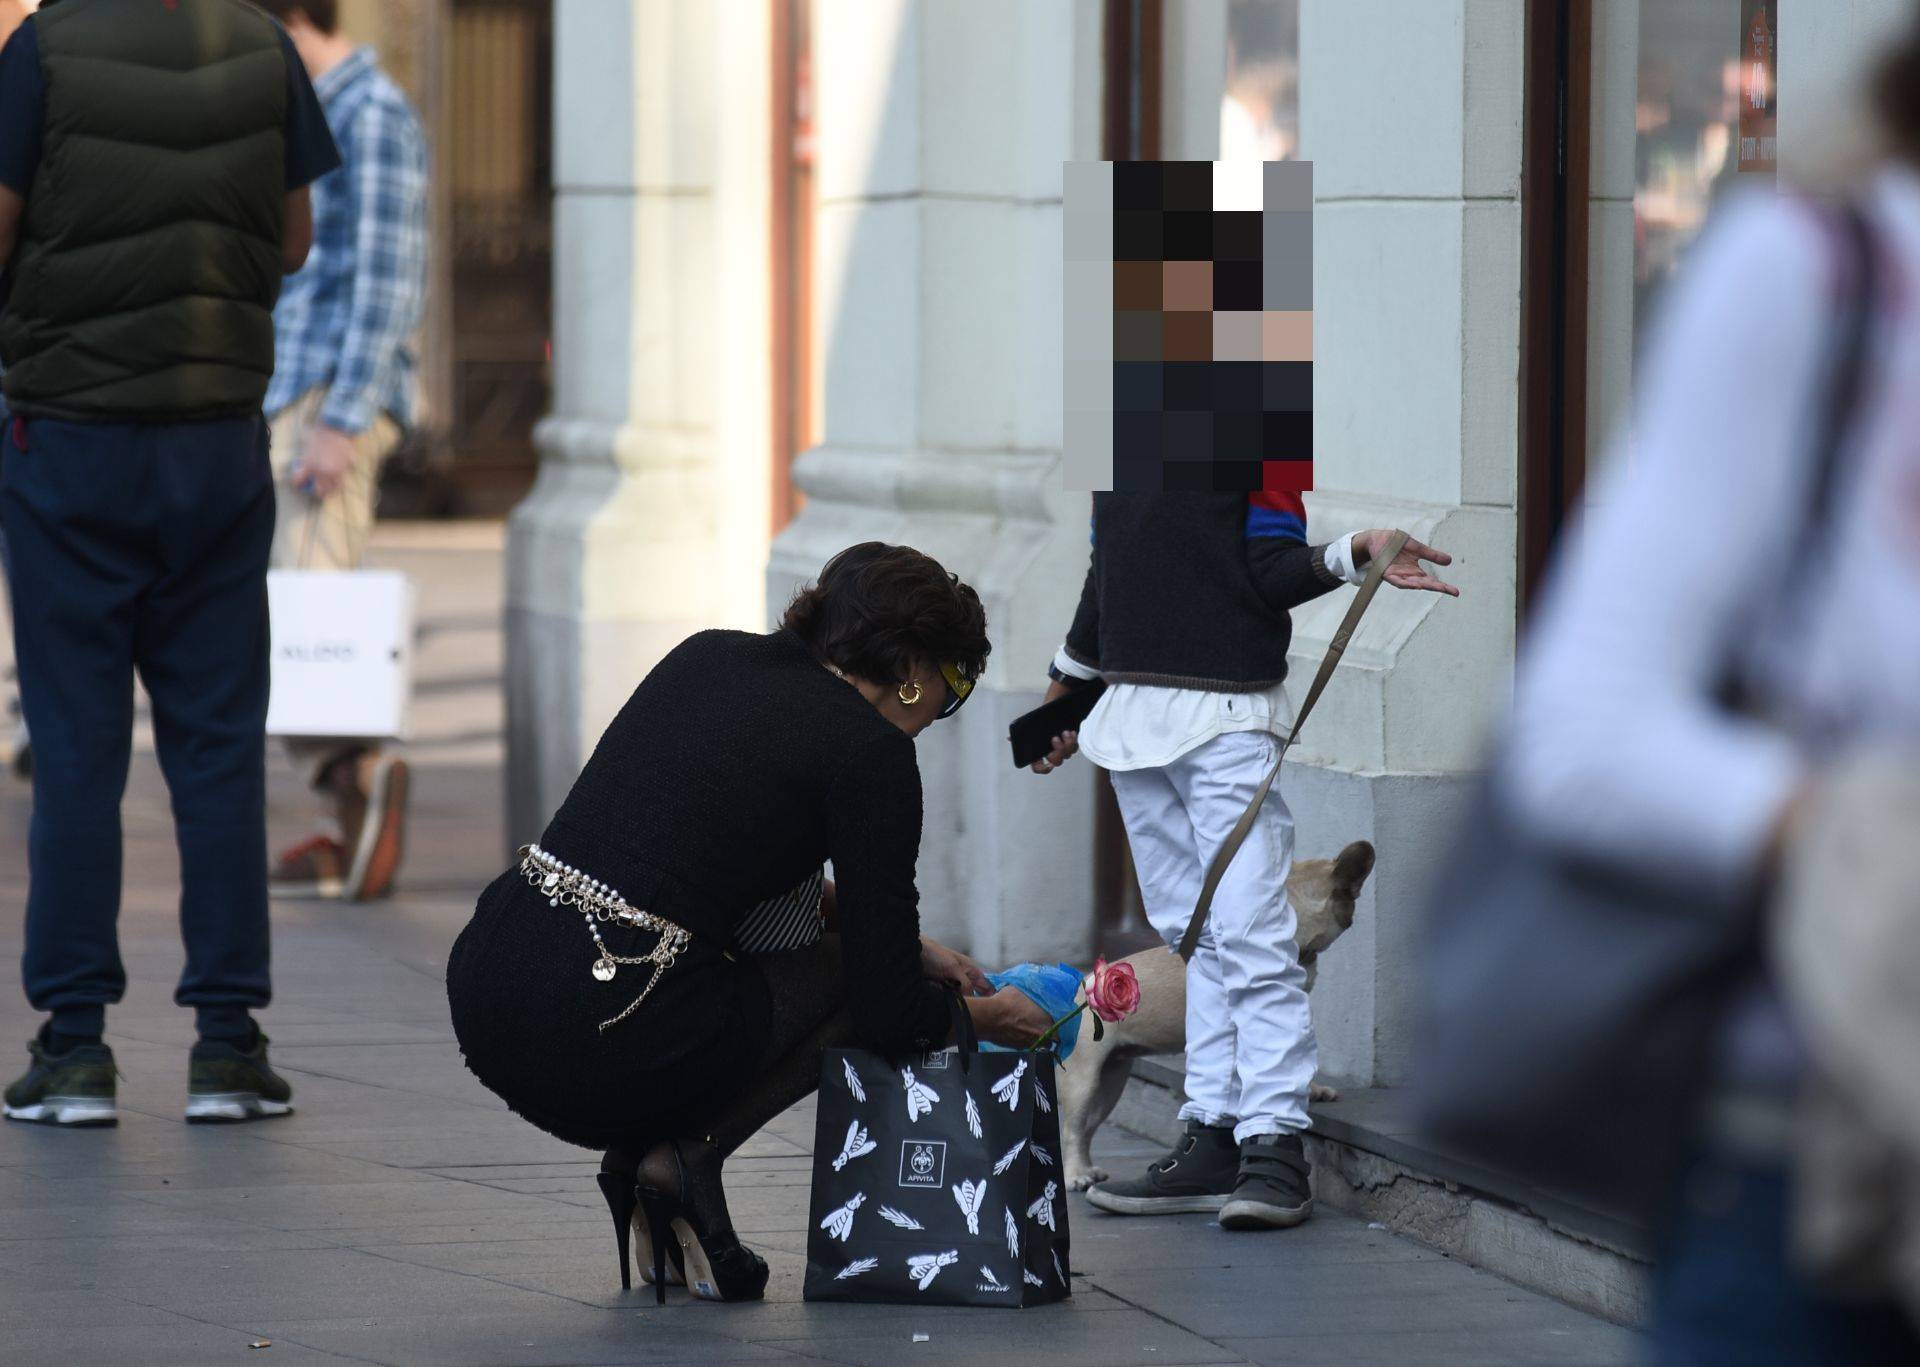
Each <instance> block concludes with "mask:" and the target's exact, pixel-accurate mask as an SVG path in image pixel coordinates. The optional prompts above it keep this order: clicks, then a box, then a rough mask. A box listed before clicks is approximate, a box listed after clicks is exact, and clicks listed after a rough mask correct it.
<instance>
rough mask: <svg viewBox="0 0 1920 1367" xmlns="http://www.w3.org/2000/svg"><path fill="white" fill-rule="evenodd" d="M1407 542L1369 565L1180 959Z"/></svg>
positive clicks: (1225, 846) (1395, 542)
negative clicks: (1296, 741) (1290, 752)
mask: <svg viewBox="0 0 1920 1367" xmlns="http://www.w3.org/2000/svg"><path fill="white" fill-rule="evenodd" d="M1407 541H1408V537H1407V534H1406V533H1405V532H1398V531H1397V532H1395V533H1394V534H1393V535H1392V536H1390V537H1388V538H1387V544H1386V545H1385V546H1383V547H1382V548H1381V549H1380V553H1379V554H1378V555H1376V556H1374V557H1373V562H1372V563H1371V564H1370V565H1368V566H1367V577H1366V579H1365V581H1364V582H1362V583H1361V585H1360V592H1359V593H1357V594H1355V595H1354V598H1353V603H1352V605H1351V606H1350V607H1348V609H1347V615H1346V616H1345V617H1344V618H1342V619H1341V622H1340V629H1339V630H1338V631H1336V632H1334V633H1333V640H1331V641H1329V642H1328V643H1327V653H1326V655H1325V657H1324V658H1322V659H1321V661H1320V672H1319V673H1317V674H1315V675H1314V676H1313V684H1312V686H1311V687H1310V688H1308V689H1307V696H1306V700H1305V701H1304V702H1302V703H1301V704H1300V715H1299V716H1297V717H1295V718H1294V719H1293V726H1292V727H1291V728H1289V729H1288V731H1287V738H1286V739H1285V740H1283V741H1281V742H1280V753H1279V754H1278V755H1275V756H1274V759H1273V768H1271V769H1269V770H1268V771H1267V776H1266V778H1265V779H1264V780H1263V781H1262V782H1261V784H1260V786H1259V788H1257V789H1256V790H1255V791H1254V794H1253V800H1252V801H1251V802H1249V803H1247V809H1246V811H1244V812H1242V813H1240V819H1239V820H1238V821H1236V822H1234V823H1233V829H1232V830H1231V831H1229V832H1228V833H1227V838H1226V839H1225V840H1223V841H1221V842H1220V848H1219V849H1218V850H1215V851H1214V854H1213V862H1212V863H1211V864H1209V865H1208V866H1207V876H1206V879H1205V881H1203V882H1202V883H1201V884H1200V900H1199V901H1198V903H1196V904H1195V906H1194V908H1193V916H1192V918H1191V919H1190V920H1189V921H1188V922H1187V933H1186V934H1185V935H1182V936H1181V937H1180V951H1179V953H1180V957H1181V958H1182V959H1184V960H1189V961H1190V960H1191V959H1192V958H1193V951H1194V948H1195V947H1196V946H1197V945H1198V944H1199V943H1200V932H1201V931H1202V930H1204V929H1205V928H1206V924H1207V913H1208V912H1209V911H1211V910H1212V909H1213V894H1214V890H1215V889H1216V888H1218V887H1219V886H1220V880H1221V879H1222V878H1225V877H1226V876H1227V866H1228V865H1229V864H1231V863H1233V857H1234V856H1235V855H1236V854H1238V853H1240V847H1241V846H1242V845H1244V844H1245V843H1246V841H1247V833H1248V832H1250V831H1251V830H1252V829H1253V822H1254V818H1255V817H1257V816H1258V815H1259V814H1260V804H1261V803H1263V802H1265V801H1266V800H1267V793H1268V792H1269V791H1270V790H1271V789H1272V788H1273V782H1274V780H1275V779H1277V778H1279V777H1280V766H1281V765H1282V764H1284V763H1286V759H1287V751H1288V750H1290V749H1292V748H1293V743H1294V741H1295V740H1297V739H1298V738H1299V735H1300V728H1301V727H1302V726H1305V725H1306V724H1307V717H1308V716H1309V715H1310V714H1311V713H1312V711H1313V705H1314V704H1315V703H1317V702H1319V701H1320V694H1321V693H1322V692H1324V691H1325V690H1326V687H1327V681H1328V680H1329V679H1331V678H1332V677H1333V671H1334V669H1335V668H1337V667H1338V666H1339V664H1340V657H1341V656H1342V655H1345V654H1346V653H1347V643H1348V642H1349V641H1351V640H1352V639H1353V633H1354V630H1355V629H1356V628H1357V627H1359V625H1360V619H1361V618H1362V617H1364V616H1366V613H1367V608H1368V607H1369V606H1371V605H1372V603H1373V596H1374V595H1375V594H1376V593H1378V592H1379V591H1380V585H1381V584H1383V583H1384V582H1386V577H1387V566H1389V565H1391V564H1392V563H1393V561H1394V557H1396V556H1398V555H1399V554H1400V552H1401V551H1402V550H1404V549H1405V548H1406V544H1407Z"/></svg>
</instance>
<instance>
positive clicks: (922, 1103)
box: [900, 1068, 940, 1124]
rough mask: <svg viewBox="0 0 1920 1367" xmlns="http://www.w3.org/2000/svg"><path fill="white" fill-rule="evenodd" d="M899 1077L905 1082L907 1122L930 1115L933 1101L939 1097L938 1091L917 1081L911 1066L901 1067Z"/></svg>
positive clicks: (910, 1122)
mask: <svg viewBox="0 0 1920 1367" xmlns="http://www.w3.org/2000/svg"><path fill="white" fill-rule="evenodd" d="M900 1079H901V1081H903V1082H905V1083H906V1084H907V1122H908V1123H909V1124H912V1123H913V1122H914V1121H917V1120H919V1119H920V1117H921V1116H923V1115H932V1114H933V1103H934V1102H936V1101H938V1100H939V1099H940V1093H938V1092H936V1091H934V1090H933V1088H931V1087H929V1086H927V1084H926V1083H924V1082H920V1081H917V1080H916V1079H915V1078H914V1076H913V1069H911V1068H902V1069H901V1070H900Z"/></svg>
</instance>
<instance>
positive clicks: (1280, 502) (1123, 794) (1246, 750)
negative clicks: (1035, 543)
mask: <svg viewBox="0 0 1920 1367" xmlns="http://www.w3.org/2000/svg"><path fill="white" fill-rule="evenodd" d="M1391 535H1392V533H1391V532H1388V531H1383V530H1373V531H1364V532H1355V533H1352V534H1350V535H1348V536H1344V537H1341V538H1340V539H1339V540H1337V541H1334V542H1332V543H1331V544H1327V545H1319V546H1310V545H1308V544H1307V537H1306V514H1305V509H1304V507H1303V505H1302V503H1301V500H1300V498H1299V496H1298V495H1297V494H1286V493H1274V492H1266V493H1256V494H1231V493H1162V494H1111V493H1097V494H1095V495H1094V496H1093V560H1092V564H1091V566H1090V567H1089V568H1088V571H1087V579H1086V586H1085V588H1084V590H1083V591H1082V593H1081V596H1080V607H1079V611H1078V612H1077V613H1076V614H1075V615H1074V619H1073V625H1072V627H1071V629H1070V630H1069V631H1068V633H1067V639H1066V643H1065V645H1063V646H1062V647H1061V649H1060V652H1059V654H1058V655H1056V656H1055V658H1054V662H1053V665H1052V666H1051V667H1050V668H1049V669H1048V671H1047V672H1048V674H1049V675H1051V676H1052V678H1053V685H1052V687H1051V688H1050V689H1049V690H1048V694H1047V696H1048V699H1049V700H1051V699H1053V698H1055V697H1058V696H1060V695H1061V694H1062V693H1064V692H1065V691H1067V690H1068V689H1071V688H1075V687H1078V686H1080V685H1081V684H1082V683H1084V682H1086V681H1088V680H1092V679H1096V678H1104V679H1105V680H1106V681H1107V683H1108V685H1109V687H1108V689H1107V692H1106V694H1105V696H1103V697H1102V698H1101V699H1100V701H1099V703H1098V704H1097V705H1096V706H1095V707H1094V709H1093V711H1092V713H1091V714H1090V715H1089V716H1088V717H1087V720H1086V722H1085V723H1084V724H1083V726H1082V728H1081V730H1080V731H1079V732H1078V733H1077V734H1075V733H1068V734H1066V735H1063V736H1060V737H1057V738H1056V740H1055V744H1054V749H1053V752H1052V754H1050V755H1049V756H1048V757H1047V758H1046V759H1043V760H1040V761H1039V762H1038V763H1036V764H1035V765H1034V766H1033V767H1034V770H1035V772H1037V773H1049V772H1051V771H1052V770H1053V769H1055V768H1058V767H1059V765H1060V764H1061V763H1063V762H1064V761H1065V760H1066V759H1067V757H1068V756H1070V755H1072V754H1073V753H1074V752H1075V751H1076V750H1077V749H1083V750H1085V751H1086V753H1087V757H1088V758H1089V759H1091V760H1092V761H1093V762H1094V763H1095V764H1098V765H1099V766H1100V767H1101V768H1103V769H1106V770H1108V771H1110V772H1111V774H1112V776H1113V787H1114V794H1115V796H1116V797H1117V798H1118V799H1119V803H1120V811H1121V815H1122V817H1123V819H1124V820H1125V822H1126V828H1127V841H1128V844H1129V846H1130V847H1131V849H1132V851H1133V861H1134V867H1135V869H1136V871H1137V872H1138V874H1139V879H1140V891H1141V895H1142V897H1143V899H1144V901H1145V903H1146V912H1147V918H1148V919H1149V920H1150V921H1151V922H1152V924H1153V928H1154V930H1155V931H1157V932H1158V933H1159V934H1160V935H1161V936H1163V937H1164V938H1165V939H1166V941H1167V943H1168V945H1170V946H1172V945H1176V944H1178V943H1179V941H1180V937H1181V936H1182V934H1184V932H1185V931H1186V928H1187V921H1188V918H1189V917H1190V916H1191V915H1192V913H1193V909H1194V905H1195V903H1196V902H1197V900H1198V898H1199V895H1200V884H1201V881H1202V879H1203V878H1204V877H1205V874H1206V870H1207V866H1208V864H1209V863H1210V862H1211V860H1212V858H1213V855H1214V852H1215V851H1216V850H1217V849H1218V848H1219V847H1220V845H1221V843H1222V842H1223V841H1224V840H1225V839H1226V837H1227V834H1228V832H1229V831H1231V830H1232V829H1233V827H1234V825H1235V823H1236V822H1237V821H1238V820H1239V819H1240V816H1241V814H1242V813H1243V812H1244V811H1245V810H1246V807H1247V804H1248V802H1249V801H1251V799H1252V797H1253V794H1254V792H1255V791H1256V790H1257V789H1258V787H1259V786H1260V782H1261V780H1262V779H1264V778H1265V777H1266V775H1267V772H1268V771H1269V770H1270V769H1271V768H1272V767H1273V763H1274V760H1275V758H1276V757H1277V756H1278V754H1279V747H1280V740H1281V738H1282V737H1284V736H1285V735H1286V734H1287V733H1288V731H1289V730H1290V729H1291V727H1292V721H1293V714H1292V708H1291V705H1290V704H1289V703H1288V700H1287V696H1286V689H1285V679H1286V673H1287V647H1288V644H1289V641H1290V639H1291V636H1292V624H1291V622H1290V619H1289V616H1288V614H1289V613H1290V612H1291V611H1292V610H1293V609H1294V608H1296V607H1298V606H1299V605H1300V604H1302V603H1306V602H1309V601H1311V600H1313V599H1315V598H1318V597H1319V596H1320V595H1322V594H1324V593H1326V592H1328V591H1330V590H1331V589H1333V588H1335V587H1337V586H1339V585H1341V584H1358V583H1360V582H1361V580H1362V579H1364V578H1365V571H1366V566H1367V564H1368V562H1369V561H1370V560H1371V559H1372V557H1373V555H1374V554H1375V553H1376V552H1377V551H1379V550H1381V549H1382V548H1384V547H1385V545H1386V543H1387V540H1388V538H1389V537H1390V536H1391ZM1423 561H1431V562H1433V563H1435V564H1439V565H1446V564H1450V563H1451V562H1452V557H1450V556H1448V555H1447V554H1445V553H1444V552H1442V551H1437V550H1434V549H1433V548H1431V547H1429V546H1425V545H1422V544H1421V543H1420V542H1417V541H1409V542H1407V544H1406V547H1405V549H1404V550H1403V551H1402V552H1401V553H1400V555H1399V556H1398V557H1397V558H1396V559H1395V561H1394V563H1393V564H1392V565H1391V566H1390V567H1389V568H1388V571H1387V574H1386V579H1387V582H1388V583H1391V584H1393V585H1395V586H1396V587H1399V588H1406V589H1424V590H1428V591H1431V592H1436V593H1446V594H1451V595H1454V596H1458V593H1459V590H1457V589H1455V588H1454V587H1453V586H1452V585H1450V584H1447V583H1444V582H1443V581H1441V580H1439V579H1437V578H1434V577H1433V576H1432V575H1430V574H1428V573H1427V571H1426V570H1425V568H1424V567H1423V565H1422V562H1423ZM1292 863H1293V817H1292V815H1291V813H1289V812H1288V810H1287V806H1286V803H1285V801H1283V800H1282V798H1281V797H1280V794H1279V792H1278V790H1277V789H1276V790H1275V791H1273V792H1271V793H1269V794H1268V796H1267V800H1266V802H1265V803H1264V804H1263V806H1262V807H1261V810H1260V814H1259V816H1258V818H1257V819H1256V821H1255V822H1254V825H1253V828H1252V830H1251V831H1250V832H1249V834H1248V836H1247V840H1246V843H1245V844H1244V845H1243V846H1242V847H1241V849H1240V852H1239V854H1238V855H1237V857H1236V858H1235V859H1234V861H1233V863H1232V865H1231V866H1230V867H1229V869H1228V871H1227V873H1226V876H1225V877H1224V878H1223V879H1222V880H1221V882H1220V886H1219V888H1218V889H1217V890H1216V892H1215V895H1214V901H1213V910H1212V914H1211V916H1210V918H1209V920H1208V924H1207V926H1206V928H1205V931H1204V933H1203V934H1202V935H1201V937H1200V941H1199V945H1198V947H1197V948H1196V949H1195V951H1194V955H1193V959H1192V962H1191V963H1189V964H1188V966H1187V1022H1186V1024H1187V1076H1186V1093H1187V1101H1186V1104H1185V1105H1184V1106H1183V1107H1182V1108H1181V1111H1180V1118H1181V1120H1182V1121H1183V1122H1185V1126H1186V1130H1185V1133H1184V1134H1183V1136H1182V1137H1181V1140H1180V1142H1179V1143H1178V1144H1176V1145H1175V1146H1174V1149H1173V1151H1172V1152H1171V1153H1169V1154H1168V1155H1167V1156H1166V1157H1165V1158H1163V1159H1161V1160H1160V1161H1159V1162H1156V1163H1154V1164H1152V1165H1151V1166H1150V1167H1148V1169H1147V1171H1146V1173H1145V1174H1144V1175H1143V1176H1140V1177H1137V1178H1134V1179H1131V1180H1129V1181H1109V1182H1103V1183H1101V1184H1100V1185H1098V1186H1096V1187H1094V1188H1093V1190H1092V1191H1090V1192H1089V1193H1088V1194H1087V1199H1088V1200H1089V1201H1090V1202H1091V1203H1092V1204H1093V1205H1094V1206H1096V1207H1098V1208H1099V1209H1101V1210H1105V1211H1110V1212H1112V1213H1114V1214H1117V1215H1162V1214H1171V1213H1175V1212H1184V1211H1208V1212H1212V1211H1218V1212H1220V1223H1221V1225H1222V1226H1224V1227H1225V1228H1228V1229H1260V1228H1280V1227H1285V1226H1289V1225H1296V1224H1299V1223H1300V1222H1301V1221H1303V1220H1305V1219H1306V1218H1307V1216H1308V1215H1309V1214H1310V1213H1311V1210H1312V1205H1313V1200H1312V1196H1311V1194H1310V1189H1309V1187H1308V1182H1307V1178H1308V1171H1309V1169H1308V1164H1307V1159H1306V1154H1305V1151H1304V1147H1303V1145H1302V1143H1301V1139H1300V1135H1301V1133H1302V1131H1304V1130H1305V1129H1306V1128H1307V1125H1308V1119H1307V1089H1308V1087H1309V1085H1310V1084H1311V1083H1312V1081H1313V1074H1314V1068H1315V1064H1316V1050H1315V1046H1314V1039H1313V1024H1312V1021H1311V1019H1310V1017H1309V1014H1308V1009H1307V993H1306V973H1305V970H1303V969H1302V968H1301V966H1300V958H1299V952H1298V949H1297V946H1296V944H1295V934H1296V929H1295V920H1294V911H1293V908H1292V907H1291V906H1290V905H1289V904H1288V902H1287V891H1286V880H1287V872H1288V869H1289V868H1290V867H1291V865H1292Z"/></svg>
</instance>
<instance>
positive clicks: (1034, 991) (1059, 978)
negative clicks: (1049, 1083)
mask: <svg viewBox="0 0 1920 1367" xmlns="http://www.w3.org/2000/svg"><path fill="white" fill-rule="evenodd" d="M1085 978H1086V975H1085V974H1083V973H1082V972H1081V971H1080V970H1079V969H1077V968H1075V967H1073V965H1071V964H1015V965H1014V966H1013V967H1012V968H1009V969H1006V970H1004V971H1003V972H1000V973H989V974H987V981H988V982H990V983H992V984H993V985H994V986H995V987H1017V988H1019V989H1020V990H1021V991H1022V992H1024V993H1026V994H1027V995H1028V996H1029V997H1031V998H1033V1000H1034V1001H1035V1002H1036V1003H1037V1004H1038V1005H1039V1007H1040V1009H1041V1010H1042V1011H1044V1012H1046V1013H1047V1015H1049V1016H1050V1017H1052V1018H1053V1019H1054V1020H1059V1019H1060V1018H1061V1017H1062V1016H1065V1015H1068V1014H1069V1013H1071V1012H1072V1011H1073V1009H1074V1007H1075V1006H1076V1005H1077V1004H1078V1003H1077V1002H1076V1001H1075V1000H1074V999H1075V998H1076V997H1077V996H1078V995H1079V993H1080V984H1081V983H1082V982H1083V981H1085ZM1079 1040H1080V1017H1079V1016H1075V1017H1074V1018H1073V1019H1072V1020H1070V1021H1068V1022H1067V1023H1066V1024H1065V1025H1063V1026H1061V1027H1060V1033H1059V1034H1058V1035H1056V1036H1054V1038H1053V1039H1052V1040H1051V1041H1049V1043H1048V1046H1047V1047H1048V1048H1050V1049H1053V1050H1054V1052H1055V1054H1056V1056H1057V1057H1058V1058H1059V1060H1060V1061H1061V1062H1062V1063H1065V1062H1066V1061H1067V1056H1068V1055H1069V1054H1071V1053H1072V1052H1073V1046H1074V1045H1075V1044H1077V1043H1079ZM980 1051H981V1052H982V1053H1003V1052H1010V1051H1008V1050H1007V1048H1006V1046H1005V1045H999V1044H985V1043H983V1044H981V1046H980Z"/></svg>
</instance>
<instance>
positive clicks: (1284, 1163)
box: [1220, 1134, 1313, 1229]
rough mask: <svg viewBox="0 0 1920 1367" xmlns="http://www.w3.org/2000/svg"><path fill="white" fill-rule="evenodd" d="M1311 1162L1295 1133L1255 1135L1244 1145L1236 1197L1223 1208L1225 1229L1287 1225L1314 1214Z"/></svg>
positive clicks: (1235, 1191) (1222, 1221) (1221, 1225)
mask: <svg viewBox="0 0 1920 1367" xmlns="http://www.w3.org/2000/svg"><path fill="white" fill-rule="evenodd" d="M1312 1172H1313V1168H1312V1166H1311V1165H1310V1164H1308V1162H1307V1148H1306V1145H1305V1144H1303V1143H1302V1142H1301V1140H1300V1136H1299V1135H1297V1134H1263V1135H1256V1136H1255V1137H1254V1138H1252V1139H1249V1140H1248V1141H1247V1142H1246V1143H1245V1144H1242V1145H1241V1146H1240V1176H1239V1179H1238V1180H1237V1181H1236V1182H1235V1183H1234V1184H1233V1199H1231V1200H1230V1201H1228V1202H1227V1203H1226V1204H1225V1205H1224V1206H1222V1207H1221V1208H1220V1227H1221V1228H1222V1229H1286V1228H1288V1227H1289V1226H1292V1225H1297V1224H1300V1223H1301V1222H1302V1221H1304V1220H1305V1219H1306V1218H1307V1217H1308V1216H1309V1215H1311V1214H1313V1187H1312V1186H1311V1185H1310V1183H1309V1182H1308V1178H1309V1176H1310V1175H1311V1173H1312Z"/></svg>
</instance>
